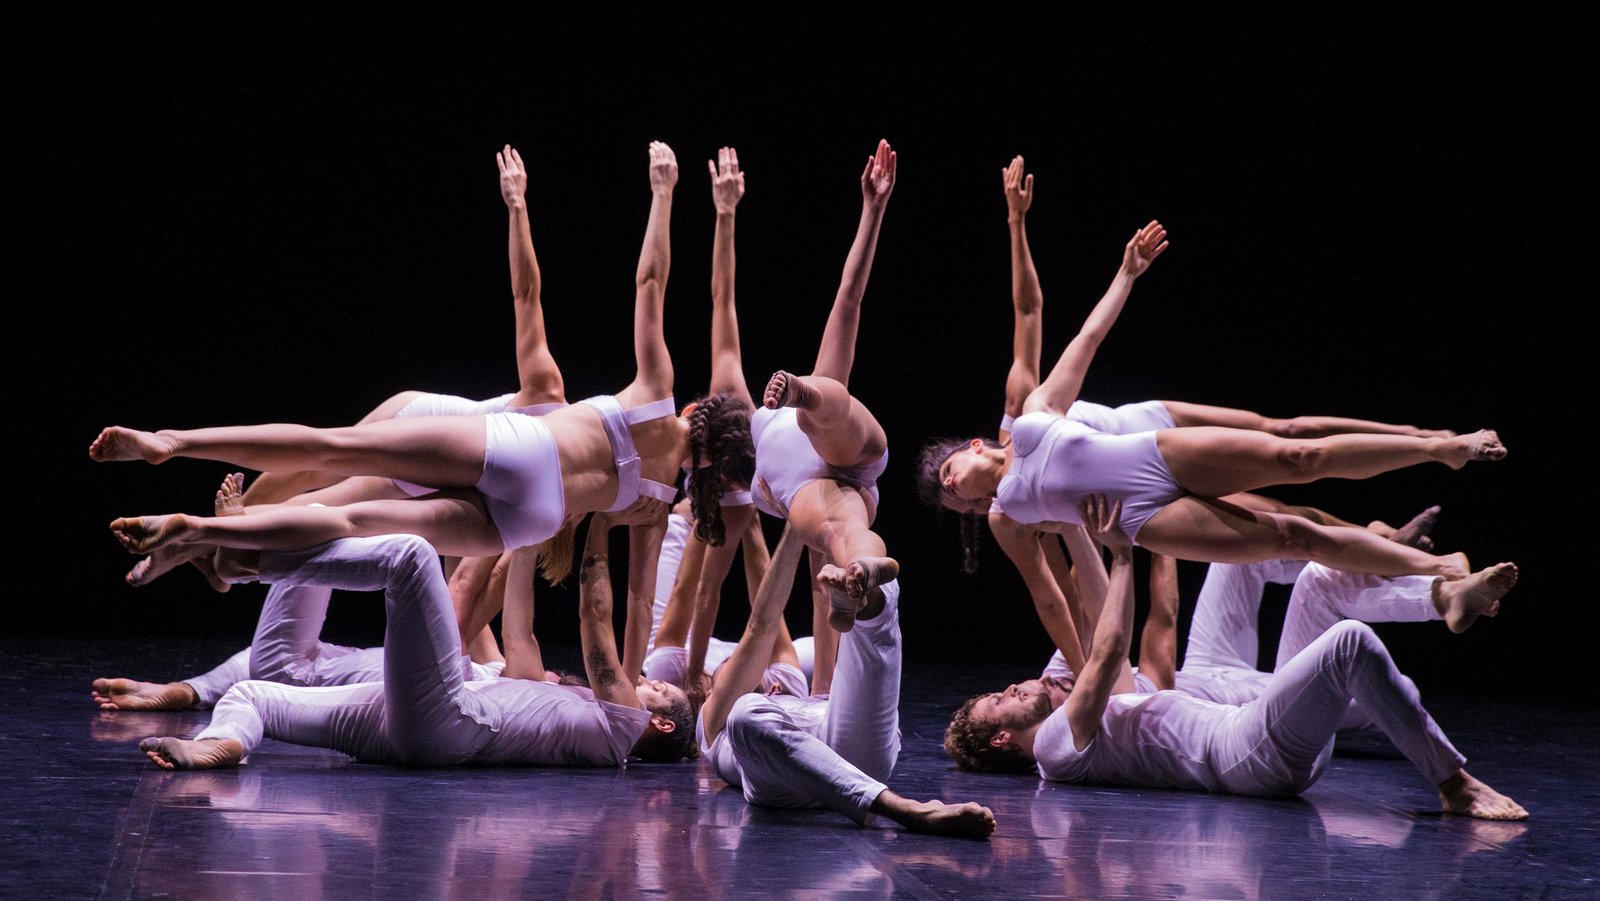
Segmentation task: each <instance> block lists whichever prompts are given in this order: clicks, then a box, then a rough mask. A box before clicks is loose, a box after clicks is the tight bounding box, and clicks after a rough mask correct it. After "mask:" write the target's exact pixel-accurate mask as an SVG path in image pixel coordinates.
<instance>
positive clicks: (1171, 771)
mask: <svg viewBox="0 0 1600 901" xmlns="http://www.w3.org/2000/svg"><path fill="white" fill-rule="evenodd" d="M1352 700H1355V701H1356V702H1358V703H1359V704H1360V705H1361V707H1362V709H1363V710H1365V711H1367V712H1368V714H1369V715H1371V717H1372V718H1373V720H1374V721H1375V722H1376V723H1377V724H1378V725H1379V727H1380V728H1382V729H1383V731H1384V734H1386V735H1388V737H1389V740H1390V741H1392V742H1394V744H1395V747H1397V748H1399V749H1400V752H1401V753H1402V754H1404V755H1405V756H1406V758H1407V759H1409V760H1410V761H1411V763H1412V764H1413V765H1414V766H1416V768H1417V769H1418V771H1420V772H1421V773H1422V775H1423V776H1424V777H1425V778H1426V779H1428V780H1429V781H1430V782H1433V783H1439V782H1443V781H1444V780H1445V779H1447V778H1449V777H1450V776H1452V775H1454V774H1455V773H1456V772H1457V771H1458V770H1460V769H1461V766H1462V764H1463V763H1465V762H1466V758H1465V757H1463V756H1461V754H1460V752H1458V751H1457V750H1456V749H1455V748H1454V747H1453V746H1452V745H1451V744H1450V742H1449V740H1448V739H1446V738H1445V737H1444V733H1443V732H1441V731H1440V730H1439V726H1438V724H1437V723H1435V722H1434V721H1433V718H1432V717H1431V716H1429V715H1428V712H1427V711H1426V710H1424V709H1423V708H1422V701H1421V698H1420V697H1419V696H1418V694H1417V687H1416V685H1415V684H1413V683H1412V681H1411V680H1410V679H1408V678H1406V677H1405V676H1404V675H1402V674H1401V673H1400V671H1399V670H1398V669H1396V668H1395V665H1394V661H1393V660H1392V659H1391V658H1390V657H1389V652H1388V650H1387V649H1386V648H1385V647H1384V646H1383V642H1381V641H1379V640H1378V636H1377V635H1376V634H1375V633H1374V632H1373V631H1372V627H1371V626H1368V625H1367V624H1365V623H1360V622H1355V621H1353V620H1346V621H1344V622H1340V623H1337V624H1335V625H1334V626H1333V628H1331V629H1329V630H1328V631H1327V632H1325V633H1323V635H1322V636H1321V637H1320V638H1318V639H1317V640H1315V641H1313V642H1311V644H1310V645H1308V646H1307V647H1306V648H1305V649H1304V650H1302V651H1301V652H1300V653H1299V654H1297V655H1295V656H1294V658H1292V659H1291V660H1289V661H1288V662H1286V663H1285V664H1284V665H1283V666H1281V667H1279V669H1278V671H1277V672H1276V673H1274V674H1273V676H1272V679H1271V681H1269V682H1268V683H1267V688H1266V690H1265V691H1264V692H1263V693H1262V695H1261V698H1260V699H1259V700H1256V701H1253V702H1251V703H1249V704H1245V705H1244V706H1231V705H1225V704H1213V703H1210V702H1208V701H1202V700H1199V699H1197V698H1192V697H1189V696H1188V695H1184V694H1180V693H1178V692H1175V691H1160V692H1156V693H1155V694H1149V695H1137V694H1122V695H1113V696H1112V697H1111V699H1110V701H1109V702H1108V703H1107V704H1106V709H1105V713H1104V714H1103V715H1102V716H1101V719H1100V730H1099V733H1098V734H1097V735H1095V736H1094V737H1093V738H1092V739H1091V740H1090V741H1089V743H1088V745H1087V746H1085V747H1084V748H1083V750H1081V751H1080V750H1077V749H1076V748H1075V747H1074V744H1073V735H1072V727H1071V724H1070V723H1068V721H1067V705H1066V704H1062V705H1061V707H1059V708H1057V709H1056V711H1055V712H1053V713H1051V714H1050V716H1049V717H1047V718H1046V719H1045V721H1044V723H1043V724H1042V725H1041V726H1040V728H1039V731H1038V734H1037V735H1036V736H1035V739H1034V756H1035V758H1037V760H1038V762H1039V773H1040V775H1042V776H1043V777H1044V778H1046V779H1052V780H1056V781H1061V782H1090V783H1108V784H1117V785H1143V786H1151V787H1160V788H1187V789H1200V790H1205V791H1218V792H1230V793H1233V794H1240V795H1284V794H1298V793H1299V792H1302V791H1304V790H1305V789H1306V788H1308V787H1310V786H1311V784H1312V783H1314V782H1316V781H1317V778H1318V777H1319V776H1321V775H1322V771H1323V769H1324V768H1325V767H1326V766H1327V763H1328V758H1329V756H1330V755H1331V754H1332V753H1333V736H1334V732H1335V731H1336V730H1337V729H1338V728H1339V725H1340V723H1341V722H1342V721H1343V719H1344V716H1345V713H1346V710H1347V709H1348V708H1349V706H1350V702H1351V701H1352Z"/></svg>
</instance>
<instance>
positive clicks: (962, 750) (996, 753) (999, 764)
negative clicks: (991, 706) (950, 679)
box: [944, 694, 1038, 775]
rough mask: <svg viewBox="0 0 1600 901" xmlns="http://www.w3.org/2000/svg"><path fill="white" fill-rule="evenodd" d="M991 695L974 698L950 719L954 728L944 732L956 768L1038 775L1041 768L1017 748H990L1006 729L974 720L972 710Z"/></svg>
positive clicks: (950, 727)
mask: <svg viewBox="0 0 1600 901" xmlns="http://www.w3.org/2000/svg"><path fill="white" fill-rule="evenodd" d="M986 697H988V695H987V694H981V695H974V696H973V697H970V698H968V699H967V702H966V703H965V704H962V705H961V707H960V709H958V710H957V711H956V712H955V715H954V716H952V717H950V726H949V728H947V729H945V730H944V752H945V753H946V754H949V755H950V756H951V757H952V758H954V759H955V762H956V766H959V767H961V768H962V769H964V770H973V771H976V772H979V773H1013V774H1017V775H1022V774H1026V773H1032V772H1035V771H1036V770H1037V768H1038V764H1037V763H1036V762H1035V761H1034V759H1033V758H1032V757H1029V756H1028V755H1027V754H1026V753H1024V752H1023V750H1022V749H1021V748H1019V747H1017V746H1016V745H1007V746H1005V747H999V748H997V747H995V746H994V745H992V744H990V742H991V741H993V740H994V736H995V733H996V732H999V731H1000V730H1001V729H1002V728H1005V724H1004V723H1002V722H1000V721H999V720H998V719H995V720H978V719H973V717H972V708H973V707H974V706H975V705H976V704H977V703H978V702H979V701H981V700H983V699H984V698H986Z"/></svg>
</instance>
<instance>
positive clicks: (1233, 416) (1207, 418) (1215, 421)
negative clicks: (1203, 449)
mask: <svg viewBox="0 0 1600 901" xmlns="http://www.w3.org/2000/svg"><path fill="white" fill-rule="evenodd" d="M1161 405H1162V406H1164V407H1166V408H1167V412H1168V413H1170V414H1171V415H1172V421H1173V423H1174V424H1175V425H1177V426H1178V427H1179V428H1187V427H1193V426H1221V427H1223V428H1227V429H1249V430H1251V431H1261V430H1262V429H1263V428H1264V427H1265V426H1266V424H1267V418H1266V417H1265V416H1262V415H1261V414H1260V413H1252V412H1251V411H1249V410H1235V409H1233V408H1232V407H1213V406H1209V405H1207V404H1191V403H1185V402H1183V401H1181V400H1164V401H1162V402H1161Z"/></svg>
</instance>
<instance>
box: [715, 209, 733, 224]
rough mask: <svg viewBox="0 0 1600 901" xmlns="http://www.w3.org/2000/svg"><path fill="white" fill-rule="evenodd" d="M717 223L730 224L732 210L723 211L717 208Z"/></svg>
mask: <svg viewBox="0 0 1600 901" xmlns="http://www.w3.org/2000/svg"><path fill="white" fill-rule="evenodd" d="M717 221H718V222H732V221H733V210H732V209H726V210H725V209H723V208H722V207H717Z"/></svg>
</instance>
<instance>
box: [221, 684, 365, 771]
mask: <svg viewBox="0 0 1600 901" xmlns="http://www.w3.org/2000/svg"><path fill="white" fill-rule="evenodd" d="M235 689H236V690H238V691H239V692H241V695H242V696H243V698H244V699H245V700H246V701H247V702H248V703H249V704H250V706H251V707H253V708H255V711H256V715H257V716H259V717H260V718H261V725H262V730H263V733H264V734H265V735H266V737H267V738H272V739H276V740H278V741H285V742H289V743H290V744H296V745H306V746H309V747H315V748H332V749H333V750H335V751H340V752H343V753H345V754H349V755H350V756H352V757H358V758H360V759H363V760H371V761H384V760H392V759H393V756H394V755H393V753H392V751H391V749H390V748H389V746H388V743H387V741H386V740H385V737H384V709H383V686H382V685H379V684H376V683H365V684H361V685H347V686H340V687H335V688H304V687H300V686H291V685H279V684H277V683H274V682H258V681H251V682H241V683H239V684H238V685H237V686H235Z"/></svg>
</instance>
